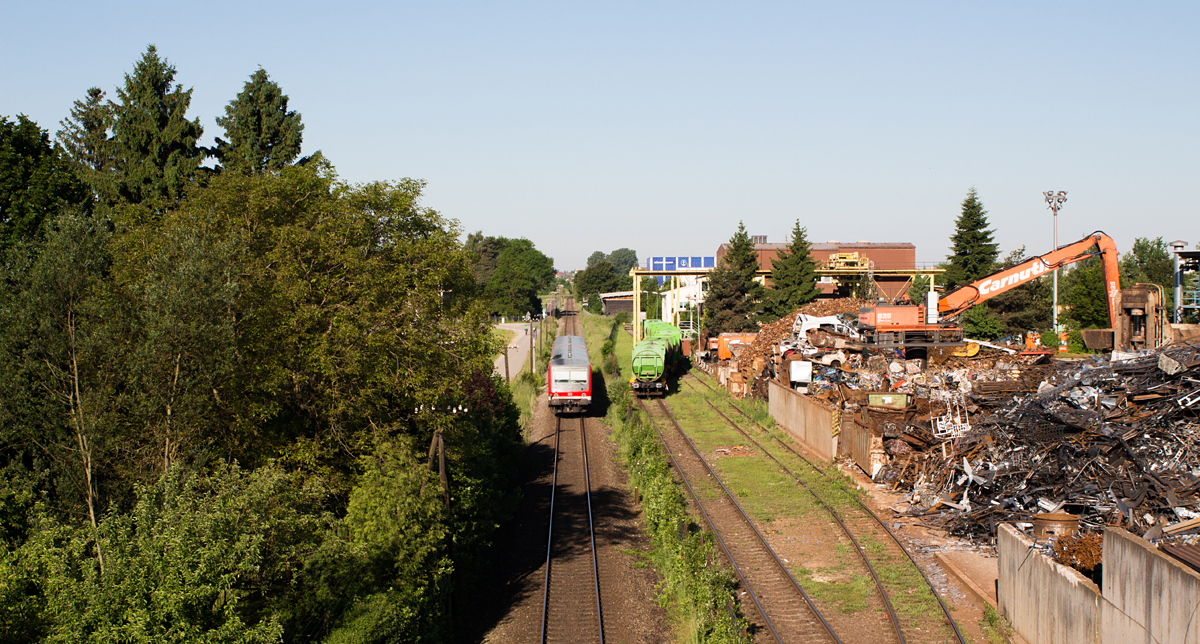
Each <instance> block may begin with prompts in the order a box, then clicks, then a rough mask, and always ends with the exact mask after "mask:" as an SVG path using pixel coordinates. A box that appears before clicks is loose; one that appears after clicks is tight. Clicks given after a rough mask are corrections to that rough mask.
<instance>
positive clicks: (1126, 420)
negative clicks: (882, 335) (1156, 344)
mask: <svg viewBox="0 0 1200 644" xmlns="http://www.w3.org/2000/svg"><path fill="white" fill-rule="evenodd" d="M1124 358H1125V359H1118V360H1107V359H1104V358H1100V357H1097V358H1095V359H1093V360H1089V361H1082V362H1053V363H1050V364H1046V365H1031V364H1024V363H1022V361H1021V360H1019V359H1016V358H1009V357H1003V356H1001V357H994V358H991V360H992V363H991V365H990V366H989V367H987V368H977V369H971V368H959V369H949V370H943V371H940V372H937V371H933V370H930V371H926V372H920V371H919V370H916V371H917V373H912V372H913V371H914V370H912V369H910V368H908V365H907V364H905V363H904V361H902V360H897V361H892V362H889V363H888V370H886V371H885V373H888V374H889V375H890V376H892V378H891V383H886V384H884V385H883V386H884V387H886V388H887V389H889V390H892V391H896V390H897V389H899V390H907V391H910V392H912V393H913V394H914V398H913V400H914V402H913V404H912V405H910V406H909V407H908V408H907V409H905V410H900V411H898V412H897V411H892V410H876V409H875V408H872V407H869V406H866V405H861V406H860V405H857V404H850V405H849V406H850V407H854V408H859V410H858V414H857V415H858V418H859V419H861V422H864V423H865V424H871V425H875V426H877V427H878V429H879V430H880V431H881V432H882V434H883V439H884V446H885V449H886V451H887V452H888V453H889V454H890V455H891V458H890V462H889V463H887V464H886V465H885V466H884V467H883V468H882V469H881V470H880V471H879V472H877V473H876V474H875V480H877V481H880V482H886V483H889V484H890V485H891V486H893V487H894V488H896V489H899V490H902V491H905V492H906V493H907V496H906V497H905V501H906V502H907V506H906V507H905V506H901V507H898V508H897V510H900V511H903V512H904V513H906V514H910V515H918V516H923V517H925V518H926V520H927V521H928V522H930V523H933V524H936V525H939V526H940V527H942V528H944V529H946V530H947V531H949V532H950V533H951V534H954V535H957V536H962V537H971V538H976V539H979V540H986V539H988V538H990V536H991V535H993V534H994V533H995V525H996V524H997V523H998V522H1017V523H1021V522H1027V521H1029V520H1030V519H1031V518H1032V517H1033V515H1035V514H1039V513H1050V512H1069V513H1071V514H1073V515H1078V516H1079V517H1080V525H1081V527H1083V528H1084V529H1085V530H1086V529H1091V530H1097V529H1100V528H1101V527H1102V526H1103V525H1106V524H1107V525H1117V526H1122V527H1124V528H1125V529H1127V530H1130V531H1131V532H1136V533H1137V534H1142V535H1144V536H1145V537H1146V538H1148V539H1152V540H1153V539H1159V538H1162V537H1171V536H1178V535H1183V534H1187V533H1189V532H1192V531H1193V530H1195V531H1198V532H1200V342H1193V343H1191V344H1177V345H1173V346H1168V347H1164V348H1162V349H1159V350H1157V351H1154V352H1150V353H1146V354H1144V355H1135V356H1130V355H1126V356H1124ZM979 364H982V363H979ZM875 366H876V367H878V365H875ZM897 366H899V367H900V368H899V369H897ZM977 366H978V364H977ZM878 371H879V369H878V368H875V369H871V368H868V369H864V370H863V371H862V372H860V373H857V374H853V376H851V377H849V380H851V382H850V383H849V386H848V385H847V384H846V383H845V382H843V383H841V384H840V385H838V389H837V391H836V394H837V397H838V398H839V399H840V401H842V402H840V404H841V405H846V402H844V401H852V400H853V396H852V395H851V396H847V395H846V394H847V393H851V394H852V393H853V391H852V390H851V388H862V389H875V388H876V386H875V383H874V382H873V380H879V379H881V378H882V376H881V375H880V374H879V373H877V372H878ZM836 379H837V378H836V377H835V378H831V380H836ZM856 380H857V381H859V382H857V383H856V382H854V381H856ZM896 380H903V381H904V382H903V384H902V385H899V386H897V384H896ZM848 390H850V391H848ZM822 397H824V398H826V399H827V400H830V402H837V401H835V400H833V398H834V392H833V390H832V387H826V392H825V393H824V395H823V396H822ZM889 413H890V414H891V416H888V414H889ZM881 420H882V421H884V422H881Z"/></svg>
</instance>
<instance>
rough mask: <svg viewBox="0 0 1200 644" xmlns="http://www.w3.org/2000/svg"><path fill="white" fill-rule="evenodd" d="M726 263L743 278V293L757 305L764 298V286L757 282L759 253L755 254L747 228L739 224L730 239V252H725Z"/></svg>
mask: <svg viewBox="0 0 1200 644" xmlns="http://www.w3.org/2000/svg"><path fill="white" fill-rule="evenodd" d="M724 261H725V262H727V263H728V264H729V266H730V267H731V268H732V269H733V270H734V271H736V272H737V273H738V275H740V276H741V278H742V284H743V287H742V288H743V291H744V292H745V294H746V296H747V297H748V298H750V302H751V303H752V304H757V303H758V302H760V301H761V300H762V297H763V290H764V289H763V285H762V284H761V283H759V282H757V281H755V279H754V278H755V277H757V274H756V273H757V272H758V253H756V252H754V242H752V241H750V235H748V234H746V226H745V224H743V223H742V222H740V221H739V222H738V229H737V232H736V233H734V234H733V237H730V238H729V250H727V251H726V252H725V258H724Z"/></svg>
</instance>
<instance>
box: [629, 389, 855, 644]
mask: <svg viewBox="0 0 1200 644" xmlns="http://www.w3.org/2000/svg"><path fill="white" fill-rule="evenodd" d="M637 402H638V405H639V406H640V407H641V409H642V410H643V411H644V412H645V413H646V414H647V416H649V417H650V418H651V419H652V424H653V425H654V430H655V432H656V433H657V434H658V437H659V439H660V440H661V441H662V443H663V446H664V447H665V448H666V450H667V452H668V454H669V458H670V459H671V461H672V462H673V463H674V465H675V470H676V472H678V473H679V475H680V477H681V478H682V479H683V483H684V485H685V486H686V487H687V489H688V492H689V493H691V495H692V499H693V500H694V501H695V502H696V506H697V507H698V508H699V509H700V512H701V514H703V516H704V520H705V521H706V522H707V523H708V525H709V528H711V529H712V531H713V534H714V535H715V536H716V539H717V542H718V544H719V545H720V546H721V549H722V550H723V551H724V552H725V556H726V557H727V558H728V559H729V562H730V563H731V564H732V565H733V569H734V572H735V573H736V575H737V577H738V579H739V580H740V581H741V584H742V588H743V590H745V592H746V594H747V595H748V596H749V598H750V600H751V602H752V603H753V608H754V611H755V612H757V615H750V618H751V620H752V621H754V622H755V623H756V624H758V625H759V626H760V627H762V628H763V629H764V631H763V632H761V633H759V639H762V638H763V637H766V638H767V639H768V640H769V641H775V642H778V643H779V644H791V643H793V642H837V643H838V644H841V640H840V639H838V637H837V635H835V634H834V632H833V629H832V628H831V627H830V625H829V623H828V622H827V621H826V620H825V618H824V617H823V616H822V615H821V612H820V610H819V609H818V608H817V607H816V605H815V604H814V603H813V601H812V599H811V598H809V596H808V594H807V593H805V592H804V589H803V588H801V587H800V584H798V583H797V582H796V579H795V578H794V577H793V576H792V574H791V573H790V572H789V571H788V569H787V567H786V566H784V564H783V562H782V561H780V559H779V557H778V556H777V555H776V554H775V552H774V550H772V549H771V547H770V545H768V543H767V540H766V539H765V538H764V537H763V535H762V534H761V533H760V532H759V531H758V529H757V528H756V527H755V526H754V522H753V521H751V520H750V518H749V517H748V516H747V515H746V513H745V512H744V511H743V510H742V508H741V506H740V505H739V504H738V502H737V500H735V499H734V497H733V495H732V494H730V492H729V490H728V489H726V488H725V485H724V484H723V483H721V481H720V479H719V478H718V477H717V476H716V473H715V472H713V471H712V468H711V467H709V465H708V462H707V461H705V460H704V458H703V457H702V456H701V455H700V452H699V451H698V450H697V449H696V447H695V445H694V444H693V443H692V441H691V440H690V439H689V438H688V437H687V435H686V434H684V433H683V430H682V429H681V428H680V427H679V424H678V423H677V422H675V419H674V417H673V416H672V415H671V412H670V410H669V409H667V406H666V404H665V403H663V401H662V400H655V401H654V408H653V409H654V410H653V411H651V407H650V405H649V404H648V403H647V401H645V400H642V399H638V400H637ZM655 420H657V421H658V422H665V423H669V424H671V425H672V426H674V428H675V431H674V432H670V431H667V432H666V433H664V432H662V431H660V430H659V428H658V426H657V425H658V423H656V422H653V421H655ZM718 488H719V489H718ZM744 607H745V608H747V609H750V606H748V605H745V604H744Z"/></svg>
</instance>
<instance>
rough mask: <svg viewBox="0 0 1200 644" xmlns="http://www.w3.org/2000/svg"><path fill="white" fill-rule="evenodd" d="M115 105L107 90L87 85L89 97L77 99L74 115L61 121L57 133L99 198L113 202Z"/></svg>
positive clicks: (69, 156) (71, 158)
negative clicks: (107, 96)
mask: <svg viewBox="0 0 1200 644" xmlns="http://www.w3.org/2000/svg"><path fill="white" fill-rule="evenodd" d="M112 122H113V105H112V103H110V102H109V101H107V100H105V93H104V90H102V89H100V88H99V87H91V88H88V91H87V98H86V99H83V100H78V101H75V105H74V106H73V107H72V108H71V115H70V116H69V117H67V118H65V119H63V120H62V121H59V125H60V126H62V129H61V130H59V131H58V133H57V134H56V137H55V138H57V139H58V143H59V145H61V146H62V147H63V150H64V151H65V152H66V156H67V158H68V159H69V160H70V161H71V163H72V164H73V165H74V166H75V172H76V174H78V175H79V178H80V179H81V180H83V182H84V183H86V184H87V185H88V187H90V188H91V189H92V193H93V194H94V195H95V196H96V197H97V198H98V199H100V200H102V201H106V202H111V201H112V199H113V197H114V196H115V195H114V194H113V192H112V188H113V185H112V170H113V157H112V140H111V138H110V130H111V129H112Z"/></svg>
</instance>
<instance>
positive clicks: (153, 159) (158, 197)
mask: <svg viewBox="0 0 1200 644" xmlns="http://www.w3.org/2000/svg"><path fill="white" fill-rule="evenodd" d="M174 80H175V67H173V66H172V65H171V64H170V63H168V62H167V61H166V60H165V59H162V58H159V57H158V50H157V49H156V48H155V47H154V45H150V46H149V47H147V48H146V53H145V55H143V56H142V59H141V60H139V61H138V62H137V63H136V64H135V65H134V67H133V74H126V75H125V86H124V87H123V88H121V89H118V90H117V97H118V98H119V99H120V100H119V102H118V103H117V104H116V105H115V106H114V110H115V114H114V116H115V119H114V121H113V148H112V151H113V161H114V164H115V170H116V177H115V184H116V185H115V187H116V194H117V195H118V196H119V197H120V198H121V199H124V200H125V201H127V202H129V203H133V204H140V203H146V204H147V205H150V206H151V207H154V208H157V207H163V206H166V205H169V204H171V203H174V202H177V201H178V200H179V199H180V198H181V197H182V196H183V191H184V189H185V188H186V187H187V186H188V185H189V184H190V183H191V182H192V181H193V180H194V179H195V177H196V174H197V173H198V171H199V169H200V163H201V162H202V161H204V157H205V156H206V152H205V150H204V149H203V148H201V147H199V146H197V145H196V142H197V141H198V140H199V139H200V136H201V135H202V134H203V133H204V128H203V127H201V126H200V119H195V120H192V121H189V120H187V110H188V106H189V105H190V104H191V101H192V90H190V89H189V90H184V89H183V86H182V85H175V86H174V87H172V83H173V82H174Z"/></svg>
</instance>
